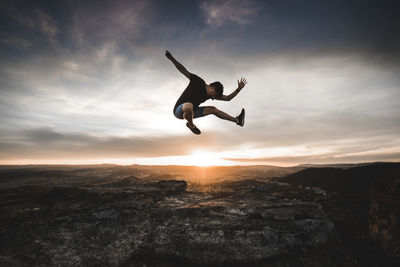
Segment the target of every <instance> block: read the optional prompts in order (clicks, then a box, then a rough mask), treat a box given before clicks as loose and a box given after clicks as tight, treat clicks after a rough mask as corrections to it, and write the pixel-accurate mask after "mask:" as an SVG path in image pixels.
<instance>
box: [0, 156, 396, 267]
mask: <svg viewBox="0 0 400 267" xmlns="http://www.w3.org/2000/svg"><path fill="white" fill-rule="evenodd" d="M399 184H400V164H399V163H366V164H345V165H329V166H322V165H313V166H310V165H301V166H296V167H287V168H285V167H275V166H232V167H190V166H142V165H130V166H119V165H111V164H103V165H37V166H35V165H27V166H1V167H0V214H1V217H0V226H1V233H0V234H1V236H2V237H3V238H2V239H1V241H0V263H1V265H14V266H22V265H33V266H35V265H99V264H100V265H113V266H226V265H227V264H228V265H231V266H304V265H307V266H382V265H381V264H382V263H384V264H385V266H396V265H397V264H398V263H399V253H400V241H399V235H398V233H399V214H400V212H399V197H398V196H399Z"/></svg>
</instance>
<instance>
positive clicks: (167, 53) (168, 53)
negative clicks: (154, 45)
mask: <svg viewBox="0 0 400 267" xmlns="http://www.w3.org/2000/svg"><path fill="white" fill-rule="evenodd" d="M165 56H166V57H167V58H168V59H170V60H172V59H173V58H174V57H173V56H172V55H171V53H170V52H169V51H168V50H165Z"/></svg>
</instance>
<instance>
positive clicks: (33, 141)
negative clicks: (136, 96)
mask: <svg viewBox="0 0 400 267" xmlns="http://www.w3.org/2000/svg"><path fill="white" fill-rule="evenodd" d="M214 142H215V139H214V136H213V134H208V135H203V136H201V137H198V138H197V137H194V136H192V135H183V136H180V135H175V136H171V135H170V136H163V137H144V136H142V137H134V136H130V137H116V136H105V135H104V134H101V135H96V134H93V133H85V132H65V133H63V132H60V131H57V130H54V129H52V128H49V127H42V128H32V129H26V130H22V131H14V130H8V131H3V134H2V136H0V151H1V152H0V160H3V161H5V160H13V159H49V160H50V159H61V160H62V159H64V160H65V159H104V158H118V157H121V158H129V157H131V158H136V157H162V156H173V155H185V154H188V153H191V152H192V151H193V150H195V149H199V148H202V147H203V146H208V145H212V144H213V143H214Z"/></svg>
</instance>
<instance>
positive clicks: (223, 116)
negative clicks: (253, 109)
mask: <svg viewBox="0 0 400 267" xmlns="http://www.w3.org/2000/svg"><path fill="white" fill-rule="evenodd" d="M210 114H214V115H215V116H217V117H218V118H220V119H223V120H227V121H232V122H237V119H236V118H235V117H232V116H231V115H229V114H227V113H225V112H223V111H221V110H219V109H217V108H216V107H213V106H208V107H204V111H203V116H207V115H210Z"/></svg>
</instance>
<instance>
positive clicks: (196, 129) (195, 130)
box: [186, 122, 201, 134]
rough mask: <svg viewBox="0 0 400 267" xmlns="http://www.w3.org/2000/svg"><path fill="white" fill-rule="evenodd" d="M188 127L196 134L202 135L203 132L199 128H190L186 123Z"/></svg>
mask: <svg viewBox="0 0 400 267" xmlns="http://www.w3.org/2000/svg"><path fill="white" fill-rule="evenodd" d="M186 126H187V127H188V128H189V129H190V130H191V131H192V132H193V133H194V134H201V131H200V130H199V128H197V127H196V126H194V128H190V127H189V123H188V122H187V123H186Z"/></svg>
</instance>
